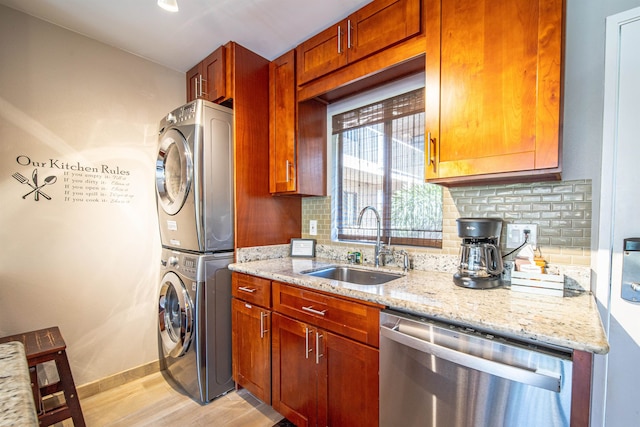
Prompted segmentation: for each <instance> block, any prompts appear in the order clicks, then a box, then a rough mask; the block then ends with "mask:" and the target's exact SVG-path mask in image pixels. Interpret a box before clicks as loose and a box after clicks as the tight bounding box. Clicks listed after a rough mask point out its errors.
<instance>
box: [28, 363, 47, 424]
mask: <svg viewBox="0 0 640 427" xmlns="http://www.w3.org/2000/svg"><path fill="white" fill-rule="evenodd" d="M37 369H38V368H37V367H36V366H32V367H30V368H29V376H30V377H31V390H32V392H33V403H34V404H35V406H36V412H37V413H38V415H41V414H42V413H43V412H44V408H43V407H42V396H41V395H40V385H39V384H38V370H37Z"/></svg>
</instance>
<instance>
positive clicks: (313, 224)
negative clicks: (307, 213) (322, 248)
mask: <svg viewBox="0 0 640 427" xmlns="http://www.w3.org/2000/svg"><path fill="white" fill-rule="evenodd" d="M309 234H310V235H312V236H317V235H318V221H316V220H315V219H312V220H310V221H309Z"/></svg>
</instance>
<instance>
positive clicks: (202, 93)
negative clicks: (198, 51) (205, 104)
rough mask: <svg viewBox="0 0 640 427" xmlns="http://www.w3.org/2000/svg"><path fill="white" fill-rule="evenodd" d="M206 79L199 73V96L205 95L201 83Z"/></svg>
mask: <svg viewBox="0 0 640 427" xmlns="http://www.w3.org/2000/svg"><path fill="white" fill-rule="evenodd" d="M206 82H207V81H206V80H205V79H203V78H202V74H200V96H202V95H206V94H207V92H205V90H204V89H203V86H202V83H206Z"/></svg>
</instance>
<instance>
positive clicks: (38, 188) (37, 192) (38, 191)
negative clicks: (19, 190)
mask: <svg viewBox="0 0 640 427" xmlns="http://www.w3.org/2000/svg"><path fill="white" fill-rule="evenodd" d="M11 176H13V177H14V178H15V179H16V180H17V181H18V182H19V183H20V184H26V185H28V186H29V187H31V188H32V190H31V191H29V192H28V193H27V194H25V195H24V196H22V198H23V199H25V198H26V197H27V196H28V195H30V194H34V196H33V198H34V200H35V201H39V200H40V196H42V197H44V198H45V199H47V200H51V197H50V196H49V195H48V194H47V193H45V192H44V191H42V187H44V186H45V185H50V184H53V183H55V182H56V179H57V178H56V177H55V176H48V177H46V178H45V179H44V182H43V183H42V184H40V185H38V169H37V168H36V169H34V170H33V173H32V175H31V177H32V180H33V184H32V183H31V182H29V180H28V179H27V178H26V177H25V176H23V175H22V174H21V173H20V172H16V173H14V174H13V175H11Z"/></svg>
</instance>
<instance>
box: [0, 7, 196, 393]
mask: <svg viewBox="0 0 640 427" xmlns="http://www.w3.org/2000/svg"><path fill="white" fill-rule="evenodd" d="M184 86H185V85H184V74H183V73H179V72H176V71H173V70H169V69H167V68H164V67H162V66H159V65H157V64H154V63H151V62H149V61H146V60H144V59H141V58H139V57H137V56H133V55H131V54H128V53H125V52H123V51H120V50H117V49H114V48H112V47H109V46H107V45H104V44H101V43H98V42H95V41H93V40H91V39H88V38H86V37H83V36H80V35H77V34H75V33H72V32H69V31H67V30H64V29H62V28H60V27H56V26H53V25H50V24H48V23H45V22H43V21H40V20H37V19H35V18H31V17H29V16H27V15H24V14H22V13H20V12H17V11H14V10H12V9H8V8H5V7H3V6H0V205H1V206H2V208H1V209H0V224H1V225H0V247H2V250H1V256H0V336H5V335H9V334H14V333H19V332H23V331H29V330H34V329H40V328H45V327H49V326H53V325H57V326H59V327H60V329H61V331H62V334H63V337H64V338H65V341H66V343H67V346H68V347H67V351H68V355H69V358H70V363H71V367H72V370H73V374H74V378H75V380H76V384H78V385H80V384H85V383H87V382H91V381H94V380H96V379H100V378H103V377H105V376H107V375H110V374H113V373H117V372H121V371H124V370H127V369H130V368H132V367H136V366H139V365H142V364H145V363H148V362H151V361H154V360H156V359H157V358H158V353H157V343H156V327H157V326H156V319H157V317H156V310H157V307H156V305H157V304H156V293H157V281H158V271H159V270H158V268H157V265H158V263H159V256H160V240H159V237H158V229H157V216H156V211H155V193H154V191H155V190H154V163H155V151H156V143H157V140H156V135H157V125H158V123H159V121H160V119H161V117H162V116H163V115H164V114H166V113H167V112H168V111H170V110H171V109H173V108H175V107H177V106H179V105H181V104H182V103H184V100H185V87H184ZM67 165H68V167H69V168H76V167H77V165H80V166H82V167H85V168H89V169H90V170H91V172H87V171H75V170H72V169H66V168H65V167H66V166H67ZM104 167H106V171H105V170H103V168H104ZM93 168H95V169H97V171H96V172H93V171H92V170H93ZM34 170H37V171H38V180H39V183H40V184H43V183H44V179H45V178H46V177H50V176H51V177H53V176H55V177H56V181H55V183H51V184H49V185H47V186H46V187H43V188H42V190H43V191H44V192H45V193H46V194H47V195H49V196H50V198H51V200H47V199H46V198H45V197H44V196H40V197H39V200H38V201H36V200H35V198H34V196H35V194H30V195H29V196H27V197H25V198H23V197H22V196H23V195H24V194H26V193H27V192H28V191H29V190H31V188H30V187H29V186H28V185H27V184H20V183H19V182H18V181H17V180H16V179H14V178H13V177H12V175H13V174H14V173H16V172H18V173H20V174H22V175H23V176H25V177H27V178H28V179H29V181H30V182H31V181H32V173H33V171H34ZM73 174H77V175H73ZM116 177H119V178H116ZM65 178H66V179H67V181H65ZM75 179H78V180H80V182H73V180H75ZM94 179H95V180H96V181H97V184H96V186H97V187H100V188H99V189H98V190H95V189H94V188H92V187H93V186H94V185H93V184H92V183H88V182H87V180H94ZM116 183H117V184H116ZM66 185H68V186H69V187H68V188H65V186H66ZM74 185H75V186H76V188H75V190H74V188H73V186H74ZM65 191H68V192H69V193H68V194H65ZM74 191H75V192H81V193H82V195H76V196H74V195H73V194H72V193H73V192H74ZM96 191H98V192H99V193H102V194H98V195H97V197H98V201H90V200H94V199H95V197H94V195H92V194H90V193H95V192H96ZM80 198H82V199H83V200H82V201H73V199H80Z"/></svg>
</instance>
